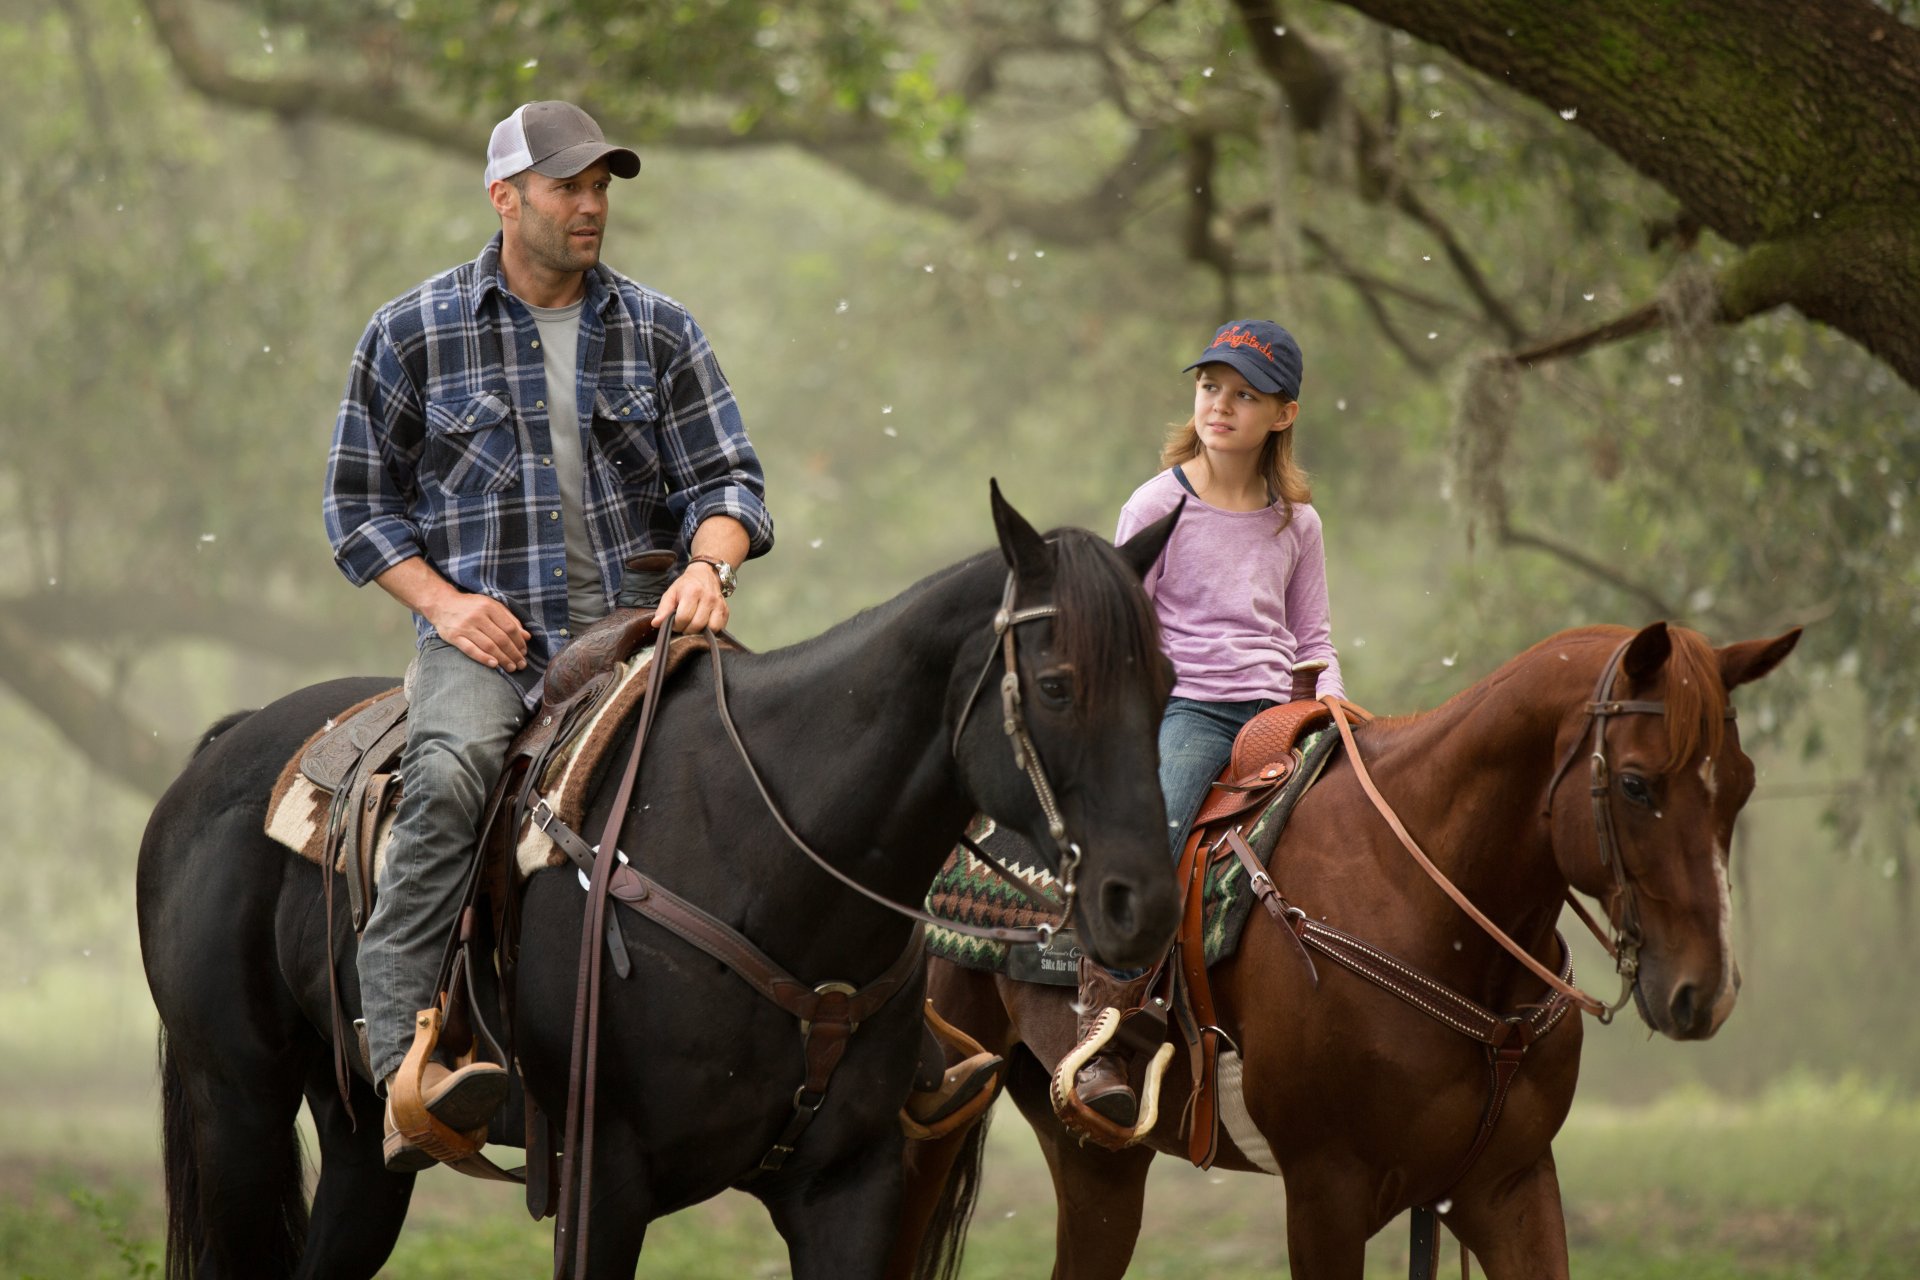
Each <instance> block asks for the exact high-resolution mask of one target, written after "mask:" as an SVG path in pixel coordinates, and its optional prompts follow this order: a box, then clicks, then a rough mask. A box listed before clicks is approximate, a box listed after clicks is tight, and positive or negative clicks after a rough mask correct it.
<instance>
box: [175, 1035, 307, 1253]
mask: <svg viewBox="0 0 1920 1280" xmlns="http://www.w3.org/2000/svg"><path fill="white" fill-rule="evenodd" d="M195 1128H196V1123H195V1118H194V1114H193V1099H192V1098H191V1097H190V1096H189V1095H188V1092H187V1077H186V1074H185V1072H183V1071H182V1070H181V1069H180V1063H179V1061H178V1059H176V1058H175V1057H174V1056H173V1054H172V1053H171V1052H170V1051H169V1049H168V1046H167V1032H166V1029H165V1028H164V1027H163V1028H161V1031H160V1160H161V1163H162V1165H163V1166H164V1169H165V1178H166V1183H165V1186H166V1200H167V1246H166V1250H167V1253H166V1256H167V1263H166V1280H193V1277H194V1271H195V1267H196V1264H197V1263H198V1261H199V1258H200V1255H201V1253H202V1252H203V1250H204V1249H205V1247H206V1245H207V1243H208V1241H207V1238H206V1222H205V1217H204V1213H203V1209H202V1201H201V1193H202V1189H203V1188H202V1183H201V1176H200V1158H199V1152H198V1151H197V1150H196V1149H195V1141H194V1134H195ZM285 1141H286V1149H285V1151H284V1152H280V1153H278V1154H279V1156H280V1158H278V1159H276V1160H275V1161H274V1162H273V1164H272V1174H271V1176H270V1177H269V1178H267V1179H265V1180H264V1181H265V1182H266V1184H267V1185H261V1183H260V1182H255V1183H254V1185H253V1187H252V1192H251V1194H252V1196H253V1201H252V1203H251V1204H250V1205H249V1209H248V1211H249V1212H250V1213H261V1214H265V1215H267V1219H268V1221H274V1222H278V1223H280V1224H281V1227H282V1229H283V1230H284V1232H285V1234H284V1236H283V1237H282V1238H281V1239H280V1241H279V1242H278V1243H277V1244H276V1245H275V1247H274V1252H275V1253H278V1254H281V1255H282V1256H283V1257H284V1258H285V1259H286V1265H287V1266H288V1267H289V1268H290V1267H291V1266H292V1265H293V1260H294V1259H296V1258H298V1257H299V1256H300V1254H301V1251H302V1250H303V1249H304V1248H305V1247H306V1243H307V1197H306V1186H305V1173H306V1171H305V1166H304V1164H303V1162H302V1158H301V1154H300V1136H299V1133H298V1131H296V1130H295V1129H294V1128H293V1126H292V1125H288V1126H287V1132H286V1139H285ZM222 1274H225V1273H224V1271H223V1272H222Z"/></svg>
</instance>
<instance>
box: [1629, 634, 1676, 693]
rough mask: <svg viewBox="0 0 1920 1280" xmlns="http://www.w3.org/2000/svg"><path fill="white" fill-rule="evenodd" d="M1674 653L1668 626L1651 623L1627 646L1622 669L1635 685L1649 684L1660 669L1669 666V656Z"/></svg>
mask: <svg viewBox="0 0 1920 1280" xmlns="http://www.w3.org/2000/svg"><path fill="white" fill-rule="evenodd" d="M1672 652H1673V637H1672V636H1670V635H1668V634H1667V624H1666V623H1664V622H1653V623H1649V624H1648V625H1646V626H1645V627H1642V628H1641V629H1640V634H1639V635H1637V636H1635V637H1634V638H1633V640H1632V641H1631V642H1630V643H1629V644H1628V645H1627V652H1626V656H1624V657H1622V658H1621V659H1620V669H1621V670H1622V671H1624V672H1626V673H1627V679H1629V680H1631V681H1633V682H1634V683H1635V684H1648V683H1651V682H1652V680H1653V678H1654V677H1655V676H1657V675H1659V674H1660V668H1661V667H1664V666H1666V665H1667V655H1669V654H1671V653H1672Z"/></svg>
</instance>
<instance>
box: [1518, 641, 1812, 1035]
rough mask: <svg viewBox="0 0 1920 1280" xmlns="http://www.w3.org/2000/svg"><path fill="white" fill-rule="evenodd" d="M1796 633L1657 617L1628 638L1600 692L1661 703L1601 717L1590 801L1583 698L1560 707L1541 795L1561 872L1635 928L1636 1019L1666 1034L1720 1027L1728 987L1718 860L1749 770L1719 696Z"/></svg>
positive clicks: (1736, 973)
mask: <svg viewBox="0 0 1920 1280" xmlns="http://www.w3.org/2000/svg"><path fill="white" fill-rule="evenodd" d="M1627 634H1628V633H1627V632H1626V631H1625V630H1624V629H1622V630H1620V631H1618V632H1615V631H1613V630H1612V629H1609V630H1608V631H1607V632H1606V633H1605V634H1604V635H1602V636H1601V637H1599V638H1601V639H1603V640H1604V641H1605V644H1606V648H1605V649H1604V650H1602V652H1603V653H1611V652H1612V650H1613V648H1614V647H1615V646H1616V645H1618V644H1619V643H1620V641H1621V640H1623V639H1625V638H1626V636H1627ZM1799 639H1800V632H1799V630H1798V629H1797V628H1796V629H1795V630H1792V631H1789V632H1787V633H1786V634H1785V635H1782V636H1778V637H1776V638H1774V639H1772V640H1748V641H1744V642H1742V643H1740V644H1733V645H1728V646H1727V647H1726V648H1724V649H1715V648H1713V647H1712V646H1710V645H1709V644H1708V643H1707V641H1706V639H1705V637H1703V636H1701V635H1700V634H1699V633H1698V632H1695V631H1689V630H1687V629H1685V628H1683V627H1669V626H1668V625H1667V624H1666V623H1664V622H1656V623H1654V624H1653V625H1652V626H1649V627H1646V628H1645V629H1643V630H1641V631H1640V632H1638V633H1637V634H1634V635H1633V636H1632V639H1631V640H1630V641H1628V642H1627V645H1626V649H1625V651H1624V653H1623V654H1622V655H1621V659H1620V664H1619V672H1618V675H1617V676H1616V677H1615V678H1614V681H1613V685H1612V688H1611V689H1610V690H1605V691H1603V692H1602V695H1601V696H1602V698H1603V700H1611V701H1617V702H1620V703H1628V704H1630V703H1636V702H1637V703H1660V704H1662V705H1663V706H1664V711H1663V712H1661V713H1660V714H1648V713H1646V712H1637V713H1636V712H1635V711H1634V710H1633V709H1632V708H1631V707H1629V708H1627V709H1626V711H1625V712H1624V713H1623V714H1617V715H1612V716H1609V717H1607V719H1606V720H1605V725H1604V741H1603V747H1604V751H1603V754H1604V760H1605V768H1604V772H1603V773H1600V774H1598V775H1597V779H1598V780H1599V781H1601V782H1602V783H1603V784H1604V792H1603V796H1602V797H1595V796H1593V795H1591V794H1590V787H1588V786H1581V785H1577V783H1578V782H1580V781H1583V780H1589V779H1590V778H1594V777H1596V775H1593V774H1591V773H1590V768H1591V760H1590V757H1591V755H1592V754H1593V746H1594V722H1593V721H1592V720H1591V719H1590V718H1589V715H1588V708H1587V704H1586V703H1585V702H1584V701H1583V702H1581V703H1580V704H1579V706H1578V707H1576V708H1573V709H1570V710H1569V712H1568V714H1567V716H1566V718H1565V720H1564V721H1563V724H1562V728H1561V738H1560V741H1561V744H1562V748H1563V750H1565V751H1567V752H1569V753H1574V759H1573V764H1574V767H1573V768H1572V769H1571V770H1570V771H1569V775H1568V776H1567V777H1566V779H1565V783H1566V784H1567V785H1560V786H1558V787H1557V788H1556V790H1555V793H1554V794H1553V796H1552V797H1551V819H1552V824H1553V833H1554V848H1555V850H1556V854H1557V856H1558V859H1559V861H1560V865H1561V870H1562V871H1563V872H1564V873H1565V874H1566V876H1567V878H1568V880H1569V881H1570V882H1571V883H1572V884H1573V886H1574V887H1575V888H1576V889H1579V890H1580V891H1581V892H1583V893H1586V894H1589V895H1591V896H1593V897H1595V898H1598V899H1599V900H1600V901H1601V902H1603V903H1605V904H1606V907H1607V914H1608V916H1609V917H1610V918H1611V919H1612V921H1613V924H1614V927H1615V928H1616V929H1617V930H1619V931H1620V932H1621V933H1622V934H1623V935H1624V936H1625V937H1626V938H1627V939H1628V940H1629V941H1631V940H1632V939H1633V938H1634V937H1635V936H1636V935H1637V936H1638V938H1639V940H1640V950H1639V966H1640V967H1639V977H1638V981H1637V983H1636V984H1635V986H1634V1000H1635V1003H1637V1004H1638V1005H1639V1007H1640V1016H1641V1017H1642V1018H1644V1019H1645V1020H1646V1023H1647V1025H1648V1026H1650V1027H1652V1028H1653V1029H1654V1030H1656V1031H1659V1032H1661V1033H1662V1034H1664V1035H1667V1036H1671V1037H1673V1038H1674V1039H1676V1040H1704V1039H1705V1038H1707V1037H1708V1036H1711V1035H1712V1034H1713V1033H1714V1032H1716V1031H1718V1030H1719V1029H1720V1024H1721V1023H1723V1022H1725V1021H1726V1019H1727V1015H1728V1014H1730V1013H1732V1012H1733V1002H1734V998H1735V996H1736V995H1738V993H1739V990H1740V970H1739V967H1738V965H1737V964H1736V963H1735V961H1734V956H1733V940H1732V937H1731V919H1730V917H1731V902H1730V898H1729V889H1728V881H1727V858H1728V854H1729V852H1730V850H1731V848H1732V841H1733V822H1734V818H1735V817H1736V816H1737V815H1738V814H1739V812H1740V808H1741V806H1742V805H1744V804H1746V802H1747V797H1748V796H1749V795H1750V794H1752V792H1753V782H1754V771H1753V762H1752V761H1750V760H1749V759H1748V758H1747V756H1746V754H1745V753H1744V752H1742V751H1741V750H1740V737H1739V733H1738V732H1737V731H1736V729H1735V728H1734V723H1733V721H1732V720H1731V719H1730V718H1729V717H1728V715H1727V707H1728V699H1727V695H1728V694H1729V693H1730V692H1731V691H1732V690H1733V689H1735V688H1736V687H1738V686H1739V685H1742V684H1746V683H1747V682H1749V681H1752V680H1758V679H1759V678H1760V677H1761V676H1764V675H1766V674H1767V673H1768V672H1769V671H1771V670H1773V668H1774V667H1775V666H1777V665H1778V664H1779V663H1780V661H1781V659H1783V658H1785V657H1786V656H1787V654H1788V653H1790V652H1792V650H1793V646H1794V645H1795V644H1796V643H1797V642H1798V641H1799ZM1595 674H1596V675H1597V674H1598V673H1597V672H1596V673H1595ZM1587 678H1588V679H1592V678H1594V677H1593V676H1589V677H1587ZM1596 801H1603V803H1604V808H1605V810H1606V812H1605V813H1602V812H1600V811H1599V810H1600V804H1598V803H1596ZM1609 827H1611V831H1612V836H1611V839H1609V838H1608V837H1607V836H1606V835H1605V834H1604V833H1605V832H1606V831H1607V829H1608V828H1609ZM1605 845H1610V846H1611V850H1610V851H1609V850H1607V849H1605V848H1603V846H1605Z"/></svg>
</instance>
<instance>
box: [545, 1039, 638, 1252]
mask: <svg viewBox="0 0 1920 1280" xmlns="http://www.w3.org/2000/svg"><path fill="white" fill-rule="evenodd" d="M600 1081H601V1083H600V1090H601V1093H600V1101H599V1104H598V1107H597V1111H598V1114H597V1115H596V1116H595V1119H594V1135H593V1200H592V1202H591V1203H590V1204H589V1205H588V1206H587V1231H588V1237H587V1266H586V1270H585V1271H584V1272H582V1273H580V1274H579V1275H578V1276H577V1277H576V1280H633V1273H634V1271H635V1270H636V1269H637V1268H638V1267H639V1265H640V1248H641V1246H642V1245H644V1244H645V1243H646V1240H647V1226H648V1224H649V1223H651V1222H652V1221H653V1216H654V1210H653V1197H652V1192H651V1190H650V1188H649V1184H648V1181H647V1175H646V1163H645V1161H644V1160H643V1158H642V1157H641V1154H640V1138H639V1135H638V1134H636V1133H635V1132H634V1130H633V1127H632V1126H631V1125H630V1124H628V1123H627V1121H626V1120H625V1119H624V1118H622V1117H620V1116H619V1115H618V1114H614V1115H609V1114H608V1110H609V1108H608V1102H609V1098H608V1096H607V1095H608V1085H607V1077H606V1076H605V1075H604V1074H603V1075H602V1076H601V1077H600ZM563 1114H564V1113H563ZM554 1238H555V1241H556V1242H557V1247H560V1248H562V1249H564V1250H565V1251H566V1253H567V1256H568V1257H569V1258H571V1257H572V1256H573V1252H574V1244H573V1242H572V1241H570V1240H566V1239H564V1238H563V1237H562V1236H561V1233H560V1231H559V1228H558V1227H557V1226H556V1228H555V1232H554ZM568 1274H569V1275H573V1274H574V1273H573V1272H571V1271H570V1272H568Z"/></svg>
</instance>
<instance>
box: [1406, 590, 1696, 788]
mask: <svg viewBox="0 0 1920 1280" xmlns="http://www.w3.org/2000/svg"><path fill="white" fill-rule="evenodd" d="M1631 634H1633V632H1632V630H1631V629H1630V628H1627V627H1616V626H1594V627H1576V628H1574V629H1572V630H1569V631H1561V632H1557V633H1556V634H1554V635H1551V636H1548V637H1547V638H1546V639H1545V640H1542V641H1540V642H1539V643H1538V644H1536V645H1534V646H1533V647H1532V648H1530V649H1527V650H1526V651H1525V652H1523V653H1521V654H1519V655H1518V656H1517V657H1515V658H1513V659H1511V660H1510V661H1508V662H1505V663H1502V664H1501V665H1500V666H1499V667H1498V668H1497V669H1495V670H1494V671H1493V672H1492V673H1491V674H1490V675H1488V676H1487V677H1486V678H1484V679H1482V680H1477V681H1475V682H1474V683H1473V684H1470V685H1468V686H1467V687H1466V688H1464V689H1462V690H1460V692H1458V693H1456V694H1454V695H1453V696H1452V697H1451V698H1448V699H1447V700H1446V701H1445V702H1443V703H1441V704H1440V705H1439V706H1437V707H1433V708H1430V709H1429V710H1426V711H1416V712H1413V713H1411V714H1409V715H1403V716H1382V717H1380V718H1379V719H1377V720H1375V721H1374V722H1373V723H1372V724H1370V725H1369V726H1368V728H1369V729H1374V730H1376V731H1377V730H1385V731H1387V732H1389V733H1391V732H1393V731H1395V730H1398V729H1402V728H1412V727H1414V726H1416V725H1419V724H1422V723H1424V722H1425V721H1427V720H1429V719H1432V718H1434V717H1436V716H1439V715H1441V714H1443V713H1446V712H1449V711H1452V710H1455V709H1457V706H1458V705H1459V704H1461V703H1467V702H1473V701H1478V700H1479V699H1480V698H1482V697H1484V696H1485V695H1486V694H1487V693H1488V692H1489V691H1490V690H1492V689H1493V688H1494V687H1495V686H1496V685H1499V684H1503V683H1505V682H1506V681H1508V680H1511V679H1513V678H1515V677H1516V676H1518V675H1519V674H1520V673H1521V672H1522V671H1524V670H1526V669H1527V668H1528V667H1530V666H1531V665H1532V664H1533V663H1535V662H1537V661H1540V660H1541V659H1542V658H1543V656H1545V655H1548V654H1552V655H1554V656H1556V657H1557V656H1558V651H1559V650H1561V649H1564V648H1566V647H1567V646H1568V645H1570V644H1580V645H1593V646H1604V651H1605V652H1608V653H1611V652H1612V650H1613V647H1614V646H1615V645H1618V644H1619V643H1620V642H1621V641H1622V640H1624V639H1626V638H1627V637H1628V636H1629V635H1631ZM1667 636H1668V638H1669V639H1670V640H1671V641H1672V644H1673V647H1672V651H1671V653H1670V655H1669V656H1668V658H1667V662H1666V666H1665V668H1664V670H1665V673H1666V688H1665V690H1663V691H1662V692H1661V694H1660V696H1661V698H1663V699H1664V700H1665V702H1666V704H1667V714H1666V724H1667V760H1666V765H1665V768H1666V769H1667V770H1668V771H1672V770H1674V769H1678V768H1679V767H1680V766H1681V765H1683V764H1685V763H1686V762H1687V761H1688V760H1690V759H1692V758H1693V754H1694V752H1695V751H1697V750H1700V749H1701V748H1702V747H1704V749H1705V751H1706V754H1707V756H1708V757H1709V758H1711V757H1713V756H1717V755H1719V754H1720V745H1721V742H1722V741H1723V739H1724V738H1725V736H1726V711H1727V689H1726V685H1725V684H1724V683H1722V681H1721V676H1720V659H1719V657H1718V656H1717V655H1716V654H1715V653H1714V650H1713V646H1712V645H1711V644H1709V643H1708V642H1707V638H1706V637H1705V636H1703V635H1701V634H1700V633H1699V632H1698V631H1694V630H1692V629H1690V628H1688V627H1680V626H1668V628H1667ZM1594 675H1595V677H1597V676H1598V675H1599V671H1598V668H1597V666H1596V668H1595V670H1594ZM1589 691H1590V690H1587V689H1583V690H1582V692H1581V694H1580V696H1581V698H1582V699H1583V700H1584V699H1585V698H1586V696H1587V693H1588V692H1589Z"/></svg>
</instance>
